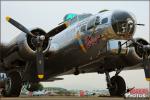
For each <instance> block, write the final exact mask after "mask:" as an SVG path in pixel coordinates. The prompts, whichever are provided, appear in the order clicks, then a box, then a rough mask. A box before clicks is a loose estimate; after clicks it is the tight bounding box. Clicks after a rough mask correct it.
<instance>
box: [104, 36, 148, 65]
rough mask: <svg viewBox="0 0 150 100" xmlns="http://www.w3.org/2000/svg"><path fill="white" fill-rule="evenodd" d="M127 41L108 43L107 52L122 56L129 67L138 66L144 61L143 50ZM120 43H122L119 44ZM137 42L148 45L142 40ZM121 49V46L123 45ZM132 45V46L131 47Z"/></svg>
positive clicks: (136, 40) (139, 39)
mask: <svg viewBox="0 0 150 100" xmlns="http://www.w3.org/2000/svg"><path fill="white" fill-rule="evenodd" d="M126 41H127V40H109V41H108V42H107V52H108V53H109V54H111V55H114V56H115V55H121V58H122V57H123V59H124V60H125V61H126V63H127V65H130V66H132V65H136V64H138V63H140V62H141V61H142V60H143V57H142V51H141V48H139V47H138V46H136V45H134V43H133V42H132V41H128V42H126ZM119 42H120V43H119ZM135 42H137V43H139V44H143V45H148V42H147V41H146V40H144V39H142V38H137V39H135ZM123 43H124V45H122V46H121V47H120V46H119V44H123ZM129 45H130V46H129Z"/></svg>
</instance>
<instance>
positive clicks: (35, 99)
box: [0, 96, 124, 100]
mask: <svg viewBox="0 0 150 100" xmlns="http://www.w3.org/2000/svg"><path fill="white" fill-rule="evenodd" d="M0 100H124V98H118V97H70V96H65V97H63V96H61V97H57V96H56V97H54V96H47V97H45V96H43V97H41V96H39V97H38V96H35V97H17V98H15V97H14V98H12V97H10V98H6V97H0Z"/></svg>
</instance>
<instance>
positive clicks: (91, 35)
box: [0, 10, 150, 97]
mask: <svg viewBox="0 0 150 100" xmlns="http://www.w3.org/2000/svg"><path fill="white" fill-rule="evenodd" d="M6 20H7V21H8V22H9V23H11V24H12V25H13V26H15V27H16V28H18V29H19V30H21V31H22V33H21V34H19V35H18V36H17V37H16V38H14V39H13V40H12V41H11V42H10V43H8V44H4V43H1V44H0V52H1V56H0V73H4V74H3V75H1V76H3V77H0V88H2V95H3V96H6V97H17V96H19V95H20V91H21V88H22V86H23V85H25V84H26V85H27V87H26V88H27V90H29V91H35V90H36V89H35V88H34V87H35V85H37V84H39V82H46V81H55V80H61V79H62V78H57V76H61V75H69V74H74V75H78V74H80V73H93V72H97V73H99V74H105V75H106V81H107V87H108V90H109V92H110V95H111V96H123V95H124V93H125V92H126V84H125V81H124V79H123V78H122V77H121V76H119V73H120V72H121V71H123V70H134V69H144V72H145V78H146V80H148V81H150V63H149V55H150V43H148V42H147V41H146V40H145V39H142V38H133V35H134V33H135V29H136V27H137V26H139V25H140V26H143V25H144V24H138V23H137V22H136V20H135V18H134V17H133V14H131V13H129V12H126V11H121V10H115V11H110V10H102V11H100V12H99V13H97V14H95V15H93V14H89V13H83V14H74V13H69V14H66V15H65V16H64V19H63V22H61V23H60V24H59V25H58V26H57V27H55V28H54V29H52V30H50V31H49V32H45V31H44V30H43V29H41V28H34V29H32V30H28V29H27V28H26V27H24V26H23V25H21V24H20V23H19V22H17V21H16V20H14V19H13V18H11V17H8V16H7V17H6ZM112 71H115V72H116V74H115V75H114V76H113V77H110V75H109V73H110V72H112Z"/></svg>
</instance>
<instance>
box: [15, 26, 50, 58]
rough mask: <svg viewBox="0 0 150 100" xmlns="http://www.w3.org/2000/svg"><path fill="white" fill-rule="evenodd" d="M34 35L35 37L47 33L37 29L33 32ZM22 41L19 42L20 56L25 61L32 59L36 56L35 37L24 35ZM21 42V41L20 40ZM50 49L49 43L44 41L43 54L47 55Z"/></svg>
mask: <svg viewBox="0 0 150 100" xmlns="http://www.w3.org/2000/svg"><path fill="white" fill-rule="evenodd" d="M31 32H32V34H35V35H38V34H39V35H45V34H46V32H45V31H44V30H42V29H40V28H35V29H32V30H31ZM22 39H23V40H22V41H18V45H19V46H18V47H19V52H18V53H19V54H20V55H21V56H22V57H23V58H25V59H31V58H33V57H34V56H35V52H36V48H35V46H34V44H33V37H31V36H30V35H24V34H23V37H22ZM20 40H21V39H20ZM48 48H49V41H44V43H43V52H44V53H46V51H48Z"/></svg>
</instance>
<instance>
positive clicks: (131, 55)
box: [126, 38, 148, 65]
mask: <svg viewBox="0 0 150 100" xmlns="http://www.w3.org/2000/svg"><path fill="white" fill-rule="evenodd" d="M134 40H135V42H137V43H139V44H143V45H148V42H147V41H146V40H144V39H142V38H136V39H134ZM129 44H130V45H131V47H129V50H128V55H127V56H126V60H127V61H128V62H129V64H132V65H135V64H138V63H140V62H141V61H143V57H142V52H141V48H139V47H138V46H137V45H134V43H133V42H130V43H129Z"/></svg>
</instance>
